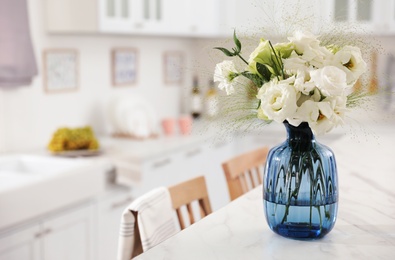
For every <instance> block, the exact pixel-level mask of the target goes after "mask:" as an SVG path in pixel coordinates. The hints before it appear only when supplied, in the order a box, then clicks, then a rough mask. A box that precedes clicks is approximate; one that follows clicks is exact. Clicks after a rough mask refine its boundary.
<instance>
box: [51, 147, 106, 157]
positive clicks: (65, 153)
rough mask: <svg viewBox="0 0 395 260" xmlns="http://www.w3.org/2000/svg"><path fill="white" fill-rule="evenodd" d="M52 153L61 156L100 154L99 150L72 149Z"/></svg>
mask: <svg viewBox="0 0 395 260" xmlns="http://www.w3.org/2000/svg"><path fill="white" fill-rule="evenodd" d="M52 154H53V155H56V156H62V157H86V156H96V155H99V154H101V150H88V149H83V150H72V151H61V152H52Z"/></svg>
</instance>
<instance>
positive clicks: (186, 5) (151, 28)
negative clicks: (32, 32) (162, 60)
mask: <svg viewBox="0 0 395 260" xmlns="http://www.w3.org/2000/svg"><path fill="white" fill-rule="evenodd" d="M225 1H226V0H199V1H196V0H194V1H193V0H182V1H181V0H46V5H45V8H46V10H45V11H46V18H47V21H46V23H47V30H48V32H50V33H118V34H140V35H169V36H208V37H210V36H218V35H220V34H221V32H222V31H221V28H220V24H221V20H222V19H223V18H222V17H223V16H224V15H223V14H222V13H221V10H220V8H221V5H222V4H221V3H223V2H225Z"/></svg>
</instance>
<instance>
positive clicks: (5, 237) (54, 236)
mask: <svg viewBox="0 0 395 260" xmlns="http://www.w3.org/2000/svg"><path fill="white" fill-rule="evenodd" d="M92 210H93V208H92V205H90V204H84V205H81V206H80V207H77V208H73V209H71V210H68V211H66V212H62V213H58V214H56V215H54V216H48V217H46V218H43V219H42V220H40V221H37V222H36V223H32V224H31V226H28V227H22V228H18V229H17V230H10V231H8V232H5V233H0V259H1V260H20V259H29V260H30V259H31V260H36V259H37V260H39V259H60V260H63V259H64V260H78V259H81V260H88V259H94V258H93V253H94V252H93V235H92V234H93V233H92V232H93V226H92V225H93V211H92Z"/></svg>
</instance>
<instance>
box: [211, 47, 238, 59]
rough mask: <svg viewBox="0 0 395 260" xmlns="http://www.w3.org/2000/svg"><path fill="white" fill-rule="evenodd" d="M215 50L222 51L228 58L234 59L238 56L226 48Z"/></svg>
mask: <svg viewBox="0 0 395 260" xmlns="http://www.w3.org/2000/svg"><path fill="white" fill-rule="evenodd" d="M214 49H217V50H220V51H222V52H223V53H224V54H225V55H226V56H228V57H233V56H236V54H234V53H232V52H231V51H229V50H227V49H225V48H221V47H215V48H214Z"/></svg>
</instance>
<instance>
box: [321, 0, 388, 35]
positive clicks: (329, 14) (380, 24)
mask: <svg viewBox="0 0 395 260" xmlns="http://www.w3.org/2000/svg"><path fill="white" fill-rule="evenodd" d="M321 2H322V3H321V5H322V7H323V10H326V12H325V14H326V17H324V18H326V19H324V20H326V22H329V25H330V26H340V28H341V29H342V30H343V31H345V32H356V33H360V34H389V33H394V32H395V30H394V29H395V27H394V25H395V4H394V2H395V0H330V1H324V0H321Z"/></svg>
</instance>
